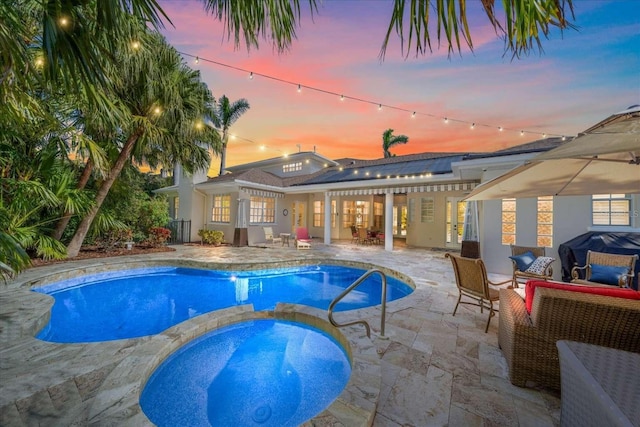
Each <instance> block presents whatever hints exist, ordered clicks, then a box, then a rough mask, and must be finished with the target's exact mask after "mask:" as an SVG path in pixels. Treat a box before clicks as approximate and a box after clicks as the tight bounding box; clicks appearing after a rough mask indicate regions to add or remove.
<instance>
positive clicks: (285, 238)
mask: <svg viewBox="0 0 640 427" xmlns="http://www.w3.org/2000/svg"><path fill="white" fill-rule="evenodd" d="M280 237H282V246H284V244H285V243H286V244H287V246H289V238H290V237H291V233H280Z"/></svg>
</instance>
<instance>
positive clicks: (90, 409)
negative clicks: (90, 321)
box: [0, 258, 416, 426]
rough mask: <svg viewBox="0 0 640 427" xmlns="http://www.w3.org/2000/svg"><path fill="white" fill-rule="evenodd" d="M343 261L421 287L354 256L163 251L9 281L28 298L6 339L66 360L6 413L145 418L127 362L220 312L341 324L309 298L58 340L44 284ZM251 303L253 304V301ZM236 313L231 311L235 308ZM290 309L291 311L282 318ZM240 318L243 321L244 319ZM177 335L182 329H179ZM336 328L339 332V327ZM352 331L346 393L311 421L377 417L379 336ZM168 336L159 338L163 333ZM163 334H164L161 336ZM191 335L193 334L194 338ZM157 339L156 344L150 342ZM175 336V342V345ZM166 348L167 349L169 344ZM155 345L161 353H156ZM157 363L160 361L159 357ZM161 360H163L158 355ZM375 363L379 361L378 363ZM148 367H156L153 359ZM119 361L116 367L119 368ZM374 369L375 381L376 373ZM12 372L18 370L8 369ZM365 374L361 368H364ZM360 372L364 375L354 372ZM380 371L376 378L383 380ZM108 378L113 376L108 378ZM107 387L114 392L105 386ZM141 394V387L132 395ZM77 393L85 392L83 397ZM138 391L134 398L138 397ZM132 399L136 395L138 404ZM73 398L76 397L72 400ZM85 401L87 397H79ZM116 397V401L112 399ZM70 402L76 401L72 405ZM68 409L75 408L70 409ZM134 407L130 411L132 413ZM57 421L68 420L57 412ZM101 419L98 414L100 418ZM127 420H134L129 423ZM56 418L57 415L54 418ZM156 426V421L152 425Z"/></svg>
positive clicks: (150, 356)
mask: <svg viewBox="0 0 640 427" xmlns="http://www.w3.org/2000/svg"><path fill="white" fill-rule="evenodd" d="M319 264H325V265H341V266H352V267H357V268H362V269H364V270H368V269H372V268H375V269H379V270H382V271H383V272H384V273H385V274H387V275H388V276H390V277H395V278H398V279H400V280H402V281H403V282H405V283H407V284H408V285H409V286H410V287H412V288H413V289H414V290H415V289H416V286H415V283H414V281H413V280H412V279H411V278H410V277H408V276H406V275H404V274H402V273H399V272H397V271H395V270H393V269H389V268H386V267H380V266H378V265H375V264H371V263H367V262H360V261H351V260H336V259H330V258H319V259H318V258H317V259H313V260H309V259H297V260H287V261H282V260H280V261H274V262H259V263H256V262H254V263H249V262H230V263H224V262H208V261H197V260H193V259H171V258H167V259H165V258H159V259H153V260H129V261H121V260H117V261H116V260H114V261H112V262H107V263H101V264H91V265H86V266H82V267H79V268H78V267H74V266H70V268H65V269H61V270H58V271H56V272H54V273H50V274H43V275H38V276H35V277H34V275H30V276H29V278H25V279H24V280H22V281H20V280H18V281H15V282H13V283H12V285H11V286H10V287H5V289H4V290H3V292H0V298H5V297H8V298H15V297H16V294H15V293H18V294H19V296H20V298H21V304H20V306H19V307H18V308H17V312H15V311H14V312H12V313H10V314H11V315H10V316H6V318H9V319H10V321H8V322H7V321H3V322H2V324H1V325H0V326H1V329H2V338H3V341H5V340H7V342H16V343H18V344H17V345H18V346H19V347H21V348H24V347H28V348H30V349H32V350H31V351H33V352H34V353H40V352H43V353H47V354H50V356H49V357H50V358H51V361H49V360H48V361H46V362H44V361H43V363H47V364H49V363H51V364H52V365H56V364H60V365H61V366H60V367H59V369H56V370H55V371H56V372H55V375H53V377H54V378H51V380H53V382H49V386H48V387H47V388H46V389H39V388H38V386H37V384H38V383H39V381H33V382H34V385H33V386H29V387H24V384H22V387H20V385H19V384H15V387H13V386H10V387H7V390H6V391H7V392H8V393H7V395H5V396H4V397H2V396H0V415H2V416H1V417H0V419H5V420H10V419H19V418H21V416H20V414H21V413H24V411H26V410H28V409H27V408H29V407H31V406H32V405H33V404H36V405H37V406H40V405H41V403H35V402H42V401H45V402H46V405H53V408H55V410H54V411H52V412H58V411H59V410H60V409H61V408H65V412H66V415H65V421H67V419H68V420H74V421H75V420H78V419H83V420H87V421H89V424H100V425H102V424H107V425H116V424H117V425H123V423H124V424H128V425H140V423H143V424H145V423H146V422H148V420H147V421H146V422H145V421H144V420H146V417H145V416H144V414H143V413H142V411H139V410H138V409H137V408H138V407H139V406H138V407H136V405H138V404H137V402H138V397H139V396H138V395H136V394H135V393H134V392H137V393H139V390H141V388H140V386H141V384H140V381H137V382H132V381H129V380H127V378H129V377H128V376H127V375H124V376H123V372H124V371H123V369H124V370H126V369H125V368H124V366H127V365H129V364H133V365H134V366H137V363H136V361H146V362H145V363H148V362H149V361H157V360H158V356H157V353H158V352H157V351H156V350H158V348H157V346H158V345H160V344H159V343H165V345H168V346H169V347H167V348H171V345H175V343H179V342H181V340H182V339H181V338H180V334H181V333H183V334H185V335H184V336H185V337H190V338H189V339H192V338H193V336H195V335H194V334H196V332H197V334H198V335H201V334H202V333H204V331H206V330H211V329H213V328H215V327H216V325H219V323H220V320H219V319H218V318H220V317H221V316H222V315H224V317H225V318H227V317H228V318H229V319H233V318H234V316H235V317H236V318H237V317H239V318H241V319H245V318H251V317H252V316H253V318H255V316H256V315H257V316H275V317H277V316H280V317H281V318H286V319H292V320H295V318H296V316H302V317H301V318H305V319H307V320H309V321H310V324H312V325H315V326H318V327H320V328H321V329H323V330H325V328H326V330H327V331H332V330H335V328H334V327H333V326H332V325H331V324H330V323H329V322H328V321H326V320H323V319H325V318H326V311H324V310H320V309H316V308H313V307H309V306H304V305H296V304H284V303H281V304H279V305H278V306H277V307H276V309H275V310H274V311H272V312H269V311H257V312H256V311H254V310H253V307H252V306H251V305H248V306H236V307H231V308H228V309H224V310H217V311H215V312H211V313H207V314H203V315H200V316H197V317H195V318H193V319H189V320H187V321H185V322H182V323H180V324H178V325H175V326H173V327H171V328H169V329H168V330H166V331H164V332H163V333H162V334H159V335H157V336H151V337H142V338H131V339H126V340H116V341H107V342H101V343H87V344H58V343H49V342H44V341H41V340H37V339H36V338H35V335H36V334H37V332H38V331H39V330H40V329H42V328H43V327H44V326H45V325H46V324H47V323H48V321H49V316H50V310H51V307H52V305H53V297H51V296H49V295H45V294H40V293H37V292H32V291H31V288H32V287H34V286H43V285H45V284H48V283H52V282H55V281H59V280H64V279H65V278H70V277H75V276H79V275H86V274H92V273H97V272H105V271H109V270H122V269H133V268H149V267H153V266H168V265H170V266H176V267H192V268H203V269H220V270H263V269H272V268H287V267H295V266H308V265H319ZM406 298H407V297H404V298H400V299H398V300H394V301H390V302H388V303H387V307H393V306H396V307H399V306H404V305H406V302H403V300H406ZM247 307H248V308H247ZM380 311H381V309H380V305H377V306H372V307H367V308H361V309H356V310H350V311H345V312H340V313H339V314H338V315H339V316H340V318H341V319H342V320H345V319H346V320H347V321H348V320H354V319H367V318H372V317H375V318H379V317H380ZM228 313H232V314H228ZM283 316H284V317H283ZM238 321H240V320H238ZM371 326H372V329H373V331H374V332H375V331H376V330H378V328H377V327H376V325H371ZM176 334H178V335H176ZM332 334H334V333H333V332H332ZM340 334H345V337H346V338H339V340H343V341H344V340H345V339H346V341H345V342H348V343H349V346H346V348H348V349H350V350H349V351H350V352H351V353H350V354H352V356H353V359H352V369H353V370H352V379H350V381H349V383H348V384H347V387H346V388H345V390H344V392H343V393H342V394H341V395H340V397H339V398H338V399H336V401H334V403H333V404H332V405H331V406H330V407H329V408H328V409H327V410H326V411H324V412H323V413H322V414H320V415H318V416H317V417H315V418H313V419H312V420H310V421H309V423H310V424H308V425H318V423H321V424H322V425H332V424H334V421H335V422H336V423H338V424H342V425H354V426H355V425H363V426H364V425H371V423H372V422H373V418H374V417H375V412H376V405H377V401H378V398H379V394H380V381H381V380H380V378H379V377H380V367H379V355H378V354H376V351H375V347H374V345H373V343H372V341H371V340H370V339H369V338H367V337H366V334H365V333H364V329H363V328H362V327H361V326H351V327H346V328H341V329H340V332H338V334H337V335H335V336H337V337H340ZM160 336H161V337H162V338H159V337H160ZM154 338H158V339H154ZM187 341H188V340H187ZM150 342H151V343H152V344H149V343H150ZM171 343H173V344H171ZM162 351H163V352H164V351H165V350H162ZM154 352H155V353H154ZM78 357H81V358H82V359H81V360H86V361H87V362H89V363H87V366H84V365H80V366H76V365H73V366H69V365H70V364H71V361H72V360H77V358H78ZM154 363H155V362H154ZM158 363H159V362H158ZM376 363H377V364H378V365H377V367H376ZM145 366H147V368H146V370H147V371H149V373H150V372H151V370H152V369H151V368H149V366H157V365H153V363H152V364H151V365H145ZM116 368H117V370H116ZM371 371H375V372H376V373H374V374H373V380H372V379H371V377H372V374H371ZM7 372H8V373H9V375H11V374H10V372H11V370H8V371H7ZM360 372H361V373H362V375H359V374H358V373H360ZM355 374H358V375H355ZM376 378H377V379H376ZM107 380H108V381H109V382H107ZM108 384H113V385H114V387H117V388H118V389H119V390H120V392H119V393H116V394H115V395H116V396H119V397H118V399H116V400H117V402H116V403H114V401H113V397H109V396H113V391H114V387H111V386H108ZM104 387H108V389H109V390H111V391H109V392H107V391H105V390H107V389H105V390H103V388H104ZM132 393H134V394H132ZM78 394H79V395H80V396H78ZM132 396H134V397H132ZM130 399H134V400H133V401H135V402H136V403H135V404H133V403H132V401H131V400H130ZM71 401H74V402H71ZM78 401H81V402H78ZM108 402H110V403H108ZM69 405H75V406H70V407H69V408H68V406H69ZM67 408H68V410H67ZM127 414H129V415H127ZM57 420H58V422H60V421H61V420H60V419H59V418H58V419H57ZM98 420H99V421H98ZM127 420H131V421H130V422H129V421H127ZM49 421H51V419H49ZM149 425H151V424H149Z"/></svg>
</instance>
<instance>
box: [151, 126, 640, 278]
mask: <svg viewBox="0 0 640 427" xmlns="http://www.w3.org/2000/svg"><path fill="white" fill-rule="evenodd" d="M560 144H562V140H561V139H560V138H547V139H543V140H539V141H534V142H531V143H527V144H523V145H519V146H516V147H512V148H509V149H506V150H501V151H496V152H491V153H420V154H412V155H406V156H397V157H391V158H386V159H385V158H383V159H377V160H358V159H339V160H330V159H328V158H326V157H324V156H321V155H320V154H318V153H316V152H299V153H295V154H293V155H289V156H288V157H279V158H271V159H266V160H261V161H258V162H252V163H247V164H243V165H238V166H234V167H230V168H228V172H229V173H227V174H225V175H222V176H218V177H215V178H207V177H206V176H205V174H204V173H197V174H194V175H193V176H190V177H188V176H186V175H184V174H182V173H181V171H180V168H179V166H178V167H176V169H175V171H174V185H172V186H171V187H166V188H162V189H160V190H158V191H157V192H158V193H162V194H166V195H167V196H168V198H169V202H170V214H171V216H172V217H173V218H176V219H185V220H190V221H191V236H190V238H191V240H192V241H198V240H200V239H199V237H198V236H197V232H198V230H200V229H215V230H220V231H222V232H223V233H224V235H225V241H227V242H234V244H240V245H243V244H248V245H258V244H261V243H264V242H265V234H264V229H263V227H265V226H268V227H271V228H272V229H273V232H274V234H275V235H278V234H279V233H292V234H295V230H296V228H297V227H306V228H307V229H308V230H309V234H310V235H311V236H312V237H313V238H318V239H319V240H320V241H324V242H325V243H327V244H330V243H331V241H336V240H347V239H351V237H352V232H351V226H352V225H355V226H356V227H365V228H368V229H376V230H379V231H381V232H384V234H385V236H386V238H385V240H384V249H385V250H388V251H391V250H393V241H394V239H403V240H404V241H405V242H406V245H407V246H409V247H423V248H444V249H448V250H450V251H459V250H460V245H461V242H462V240H463V237H464V234H465V233H466V234H469V235H474V234H475V235H477V238H479V241H480V246H481V254H482V258H483V260H484V261H485V264H486V266H487V269H488V270H489V271H490V272H494V273H503V274H510V272H511V263H510V261H509V259H508V256H509V255H510V254H511V253H510V248H509V243H514V244H518V245H524V246H548V249H547V254H548V255H550V256H555V257H557V253H558V247H559V245H560V244H561V243H563V242H565V241H567V240H570V239H572V238H573V237H576V236H578V235H580V234H583V233H585V232H587V231H591V230H616V231H635V232H638V231H640V218H638V214H637V213H638V212H640V195H639V194H635V195H608V196H607V197H608V198H604V197H605V196H602V198H601V199H598V200H596V199H594V198H593V197H592V196H570V197H568V196H563V197H550V198H547V199H544V198H527V199H514V200H507V201H502V200H488V201H482V202H478V204H477V206H476V205H475V204H473V203H474V202H466V201H464V197H465V196H466V195H467V194H468V193H469V192H470V191H471V190H473V189H474V188H475V187H476V186H477V185H479V184H481V183H483V182H486V181H488V180H491V179H493V178H495V177H497V176H500V175H502V174H504V173H506V172H507V171H509V170H511V169H513V168H514V167H516V166H519V165H521V164H523V163H524V162H525V161H527V160H529V159H531V158H532V157H534V156H536V155H537V154H539V153H541V152H543V151H547V150H550V149H552V148H555V147H557V146H558V145H560ZM639 192H640V185H639ZM607 203H608V206H609V210H611V209H613V210H615V209H626V210H627V219H628V220H627V221H626V223H620V224H615V223H614V224H606V225H604V224H603V225H598V224H594V218H595V216H594V209H601V206H603V205H607ZM621 205H624V206H626V208H625V207H623V208H620V206H621ZM596 206H597V207H596ZM471 208H474V209H471ZM601 216H602V215H601ZM609 218H611V215H609ZM465 222H466V229H465ZM476 224H477V225H476ZM471 225H472V226H471ZM476 228H477V229H476ZM238 230H242V234H241V239H240V240H239V239H238V237H239V236H238ZM390 236H393V238H389V237H390ZM467 238H468V237H467ZM474 238H475V237H474ZM554 270H555V271H556V273H555V274H557V275H558V277H557V279H560V275H559V270H560V268H559V266H558V268H555V269H554Z"/></svg>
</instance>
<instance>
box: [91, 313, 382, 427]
mask: <svg viewBox="0 0 640 427" xmlns="http://www.w3.org/2000/svg"><path fill="white" fill-rule="evenodd" d="M323 314H324V311H323V310H319V309H316V308H313V307H308V306H303V305H296V304H278V306H277V307H276V309H275V310H273V311H254V310H253V307H252V305H243V306H236V307H231V308H228V309H224V310H218V311H216V312H211V313H207V314H205V315H201V316H197V317H194V318H193V319H190V320H187V321H185V322H182V323H180V324H178V325H175V326H173V327H171V328H169V329H167V330H166V331H164V332H163V333H161V334H158V335H154V336H153V337H151V339H149V340H147V341H146V342H145V343H144V344H142V345H140V346H139V347H138V348H137V349H136V350H135V351H134V352H132V353H131V354H130V355H128V356H127V357H126V358H124V359H123V360H122V361H120V363H118V365H117V366H116V367H115V368H114V369H113V370H112V371H111V373H110V374H109V375H108V376H107V377H106V379H105V380H104V382H103V383H102V386H101V387H100V389H99V390H98V392H97V394H96V396H95V398H94V399H93V403H92V405H91V407H90V410H89V415H88V423H89V424H95V425H131V426H146V425H149V426H151V425H153V424H152V423H151V421H149V419H148V418H147V417H146V415H145V414H144V412H143V411H142V409H141V407H140V403H139V400H140V394H141V392H142V390H143V389H144V386H145V384H146V381H147V380H148V378H149V376H150V375H151V374H152V373H153V371H154V370H155V369H156V368H157V367H158V366H159V365H160V364H161V363H162V362H163V361H164V360H165V359H166V358H167V357H168V356H169V355H170V354H171V353H173V352H174V351H176V350H177V349H179V348H180V347H182V346H184V345H185V344H187V343H189V342H190V341H191V340H193V339H195V338H197V337H199V336H201V335H203V334H206V333H208V332H210V331H213V330H215V329H218V328H221V327H224V326H227V325H231V324H235V323H239V322H244V321H249V320H256V319H276V320H289V321H294V322H298V323H304V324H307V325H310V326H313V327H316V328H318V329H321V330H322V331H324V332H327V333H329V334H330V335H331V336H332V337H334V338H335V339H336V340H337V341H338V342H339V343H340V345H341V346H343V347H344V348H345V350H346V351H347V354H348V355H349V360H350V362H351V375H350V377H349V381H348V382H347V385H346V387H345V388H344V390H343V391H342V392H341V393H340V395H339V396H338V398H337V399H336V400H334V401H333V403H331V405H329V407H328V408H326V409H325V410H324V411H322V412H321V413H320V414H318V415H316V416H315V417H313V418H312V419H310V420H308V421H307V422H305V423H303V424H302V425H303V426H314V425H318V424H321V425H349V426H370V425H371V424H372V423H373V419H374V417H375V413H376V407H377V403H378V398H379V396H380V386H381V381H382V379H381V378H382V377H381V375H382V374H381V367H380V361H379V356H378V354H377V352H376V348H375V346H374V345H373V343H372V341H371V340H370V339H369V338H368V337H367V336H366V334H364V332H363V330H362V328H353V327H352V328H345V329H342V330H338V329H337V328H335V327H334V326H332V325H331V324H330V323H329V322H328V321H326V320H323V319H322V318H321V317H320V316H322V315H323Z"/></svg>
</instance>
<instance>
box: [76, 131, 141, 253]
mask: <svg viewBox="0 0 640 427" xmlns="http://www.w3.org/2000/svg"><path fill="white" fill-rule="evenodd" d="M142 133H143V129H142V128H141V127H140V128H138V129H136V131H135V132H134V133H132V134H131V135H130V136H129V139H127V142H126V143H125V144H124V146H123V147H122V151H120V154H119V155H118V159H117V160H116V162H115V163H114V165H113V167H112V168H111V171H109V175H108V176H107V179H105V180H104V181H103V182H102V185H100V189H98V193H97V194H96V200H95V204H94V205H93V207H92V208H91V209H90V210H89V212H88V213H87V215H86V216H85V217H84V218H82V221H80V224H79V225H78V229H77V230H76V234H74V235H73V238H72V239H71V242H69V245H68V246H67V256H68V257H69V258H74V257H76V256H78V253H79V252H80V247H81V246H82V242H84V238H85V237H86V236H87V232H88V231H89V227H91V223H92V222H93V220H94V218H95V217H96V214H97V213H98V211H99V210H100V207H101V206H102V202H104V199H105V198H106V197H107V194H109V190H111V186H112V185H113V183H114V182H115V180H116V178H118V176H119V175H120V172H122V169H123V168H124V165H125V164H126V162H127V160H129V157H130V156H131V152H132V151H133V147H134V146H135V144H136V141H138V139H139V138H140V136H142Z"/></svg>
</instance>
